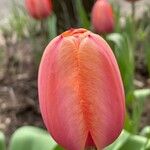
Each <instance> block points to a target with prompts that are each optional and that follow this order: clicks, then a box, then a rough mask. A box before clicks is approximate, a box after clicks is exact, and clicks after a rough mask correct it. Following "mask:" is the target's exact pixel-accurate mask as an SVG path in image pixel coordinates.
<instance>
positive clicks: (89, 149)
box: [85, 147, 97, 150]
mask: <svg viewBox="0 0 150 150" xmlns="http://www.w3.org/2000/svg"><path fill="white" fill-rule="evenodd" d="M85 150H97V148H95V147H89V148H86V149H85Z"/></svg>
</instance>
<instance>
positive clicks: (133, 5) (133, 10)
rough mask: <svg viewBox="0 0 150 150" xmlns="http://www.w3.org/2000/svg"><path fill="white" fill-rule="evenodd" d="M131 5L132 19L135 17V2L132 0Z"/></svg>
mask: <svg viewBox="0 0 150 150" xmlns="http://www.w3.org/2000/svg"><path fill="white" fill-rule="evenodd" d="M131 7H132V19H133V21H134V19H135V2H134V1H133V2H132V3H131Z"/></svg>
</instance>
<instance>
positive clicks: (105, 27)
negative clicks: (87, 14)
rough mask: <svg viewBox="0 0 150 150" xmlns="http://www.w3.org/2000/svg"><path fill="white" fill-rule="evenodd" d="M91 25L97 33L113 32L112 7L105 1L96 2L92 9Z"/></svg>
mask: <svg viewBox="0 0 150 150" xmlns="http://www.w3.org/2000/svg"><path fill="white" fill-rule="evenodd" d="M91 17H92V24H93V27H94V30H95V31H96V32H98V33H110V32H113V30H114V23H115V21H114V16H113V10H112V6H111V5H110V3H109V2H108V1H107V0H97V1H96V2H95V4H94V6H93V9H92V16H91Z"/></svg>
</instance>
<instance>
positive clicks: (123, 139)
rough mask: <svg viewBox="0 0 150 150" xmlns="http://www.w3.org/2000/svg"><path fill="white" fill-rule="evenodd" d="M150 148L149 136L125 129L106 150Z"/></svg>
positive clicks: (142, 149)
mask: <svg viewBox="0 0 150 150" xmlns="http://www.w3.org/2000/svg"><path fill="white" fill-rule="evenodd" d="M146 149H150V142H149V141H148V139H147V138H145V137H142V136H138V135H133V134H130V133H128V132H127V131H125V130H123V132H122V133H121V135H120V136H119V138H118V139H117V140H116V141H115V142H114V143H113V144H111V145H110V146H108V147H107V148H105V150H146Z"/></svg>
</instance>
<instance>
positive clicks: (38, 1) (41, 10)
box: [25, 0, 52, 19]
mask: <svg viewBox="0 0 150 150" xmlns="http://www.w3.org/2000/svg"><path fill="white" fill-rule="evenodd" d="M25 4H26V9H27V11H28V13H29V14H30V15H31V16H32V17H33V18H35V19H43V18H46V17H48V16H49V15H50V14H51V12H52V2H51V0H26V1H25Z"/></svg>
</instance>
